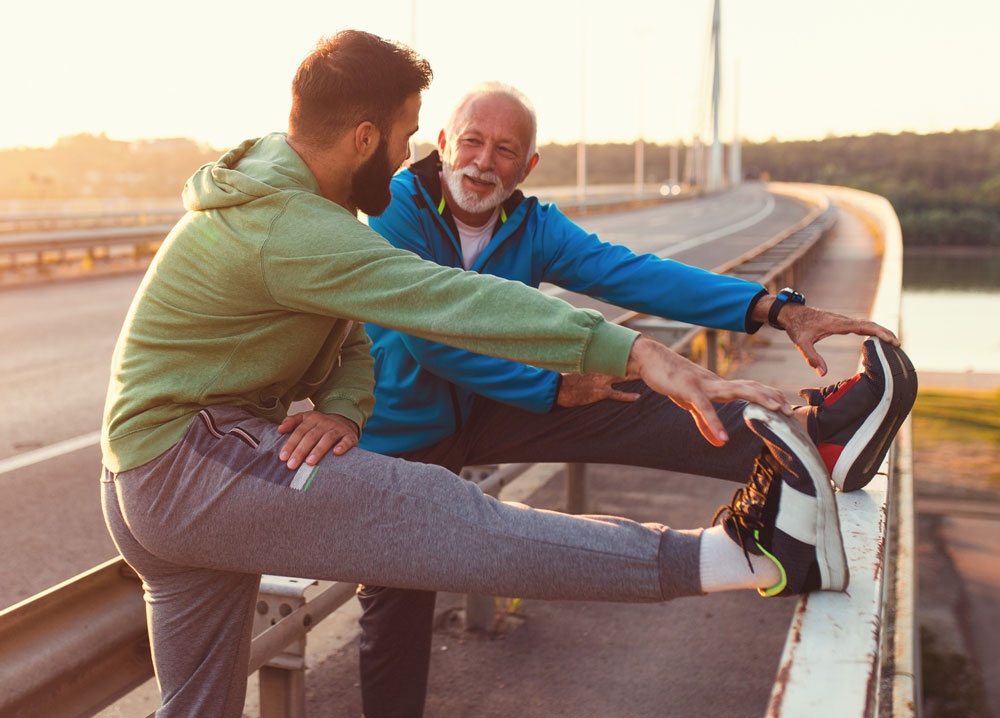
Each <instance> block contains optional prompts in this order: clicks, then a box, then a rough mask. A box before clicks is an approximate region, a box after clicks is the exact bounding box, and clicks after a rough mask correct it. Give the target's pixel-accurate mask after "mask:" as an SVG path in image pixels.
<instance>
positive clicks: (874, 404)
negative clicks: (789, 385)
mask: <svg viewBox="0 0 1000 718" xmlns="http://www.w3.org/2000/svg"><path fill="white" fill-rule="evenodd" d="M861 365H862V368H863V371H862V372H861V373H860V374H856V375H854V376H852V377H851V378H850V379H845V380H844V381H841V382H838V383H836V384H832V385H830V386H826V387H823V388H821V389H803V390H802V391H800V392H799V394H800V395H801V396H802V397H803V398H804V399H805V400H806V401H807V402H809V405H810V406H812V407H815V408H814V409H813V410H812V411H811V413H810V415H809V433H810V435H812V437H813V440H814V441H815V442H816V446H817V448H818V449H819V453H820V456H822V457H823V462H824V463H825V464H826V467H827V469H828V470H829V471H830V478H831V479H833V483H834V484H835V485H836V487H837V488H838V489H840V490H841V491H855V490H857V489H860V488H864V487H865V486H867V485H868V482H870V481H871V480H872V477H874V476H875V472H877V471H878V469H879V467H880V466H881V465H882V461H883V460H884V459H885V455H886V453H887V452H888V451H889V447H890V446H892V440H893V439H894V438H895V436H896V432H897V431H899V427H900V426H902V425H903V421H904V420H905V419H906V416H907V415H908V414H909V413H910V409H911V408H912V407H913V402H914V400H915V399H916V398H917V373H916V371H915V370H914V369H913V363H912V362H911V361H910V358H909V357H908V356H906V354H905V353H903V350H902V349H900V348H898V347H894V346H893V345H892V344H889V343H888V342H885V341H882V340H881V339H876V338H874V337H873V338H870V339H866V340H865V343H864V346H863V347H862V355H861Z"/></svg>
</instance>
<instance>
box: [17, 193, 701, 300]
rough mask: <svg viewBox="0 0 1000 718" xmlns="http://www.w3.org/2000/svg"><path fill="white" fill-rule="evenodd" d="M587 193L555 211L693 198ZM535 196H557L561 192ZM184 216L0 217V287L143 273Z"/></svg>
mask: <svg viewBox="0 0 1000 718" xmlns="http://www.w3.org/2000/svg"><path fill="white" fill-rule="evenodd" d="M590 189H591V194H588V196H587V197H585V198H584V199H583V200H582V201H581V200H580V199H579V198H578V197H575V196H573V197H569V198H567V199H565V200H560V208H561V209H562V210H563V211H564V212H565V213H566V214H567V215H568V216H571V217H572V216H580V215H584V214H589V213H595V212H610V211H620V210H624V209H635V208H639V207H647V206H651V205H654V204H662V203H664V202H675V201H678V200H682V199H688V198H690V197H692V196H695V194H694V193H684V194H663V193H661V192H660V191H659V190H654V189H651V188H648V187H647V188H643V189H642V191H637V190H635V189H634V188H633V189H630V188H628V187H624V186H623V187H618V186H615V187H610V188H609V187H603V188H602V187H594V188H590ZM539 194H540V195H541V196H547V195H552V196H556V195H558V196H560V197H561V196H562V194H561V190H550V191H549V192H546V191H544V190H543V191H541V192H540V193H539ZM183 214H184V212H183V210H180V209H178V208H158V209H139V210H119V211H109V212H104V211H97V210H93V211H71V212H59V213H42V212H26V213H19V214H7V215H4V214H0V283H2V282H4V281H5V280H6V281H8V282H13V281H16V280H18V279H24V278H25V277H24V276H22V275H27V278H28V279H37V278H39V277H49V276H55V275H58V274H59V273H60V271H62V270H66V269H68V268H77V267H79V268H81V269H82V270H83V271H85V272H89V271H91V270H93V269H94V268H95V267H97V266H99V265H104V266H105V267H111V266H112V265H113V264H114V263H116V262H117V263H119V264H120V265H121V266H120V269H124V270H127V271H136V270H139V269H144V268H145V266H146V265H147V264H148V262H149V261H150V260H151V259H152V257H153V255H154V254H155V253H156V250H157V249H158V248H159V246H160V244H161V243H162V242H163V239H164V238H165V237H166V235H167V234H168V233H169V232H170V230H171V229H172V228H173V226H174V224H175V223H176V222H177V220H178V219H180V218H181V217H182V216H183ZM57 270H59V271H57ZM62 273H63V274H65V272H62ZM70 276H76V275H70Z"/></svg>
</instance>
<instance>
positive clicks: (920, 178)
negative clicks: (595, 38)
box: [0, 123, 1000, 247]
mask: <svg viewBox="0 0 1000 718" xmlns="http://www.w3.org/2000/svg"><path fill="white" fill-rule="evenodd" d="M431 149H433V146H431V145H421V146H420V147H419V148H418V150H417V153H416V154H417V157H422V156H424V155H425V154H426V153H427V152H429V151H430V150H431ZM672 150H673V148H672V146H670V145H659V144H655V143H646V144H645V147H644V157H645V161H644V176H645V180H646V182H651V183H666V182H669V181H670V180H671V179H672V178H671V176H670V156H671V152H672ZM686 150H687V148H686V147H683V146H682V147H680V148H679V152H678V155H679V158H680V163H681V168H680V169H681V171H683V162H684V158H685V155H686V154H687V151H686ZM741 150H742V159H743V170H744V176H745V177H746V178H747V179H775V180H782V181H789V182H816V183H820V184H833V185H841V186H846V187H854V188H856V189H861V190H866V191H869V192H874V193H876V194H880V195H882V196H884V197H886V198H888V199H889V201H890V202H892V205H893V207H895V209H896V212H897V214H898V215H899V219H900V224H901V225H902V228H903V238H904V242H905V243H906V244H907V245H928V246H943V245H960V246H980V247H998V246H1000V123H998V124H997V125H996V126H994V127H993V128H991V129H986V130H966V131H954V132H946V133H935V134H927V135H920V134H915V133H911V132H903V133H899V134H894V135H890V134H873V135H867V136H863V137H856V136H852V137H829V138H826V139H823V140H813V141H797V142H779V141H777V140H771V141H768V142H762V143H744V144H743V145H742V148H741ZM539 153H540V155H541V161H540V162H539V164H538V166H537V167H536V168H535V170H534V171H533V172H532V173H531V176H530V177H528V179H527V181H526V182H525V183H524V184H525V189H526V190H528V191H530V188H532V187H545V186H553V185H572V184H574V183H575V182H576V158H577V148H576V145H560V144H549V145H545V146H542V147H540V148H539ZM222 154H223V151H222V150H218V149H215V148H212V147H209V146H207V145H205V144H202V143H198V142H195V141H193V140H190V139H186V138H174V139H159V140H143V141H139V142H122V141H118V140H113V139H110V138H108V137H106V136H105V135H90V134H80V135H72V136H68V137H63V138H60V139H59V141H57V142H56V144H55V145H53V146H52V147H47V148H16V149H7V150H0V200H4V199H13V200H18V199H73V198H80V197H96V198H119V197H126V198H133V197H135V198H139V197H141V198H151V197H152V198H176V197H178V196H179V194H180V191H181V188H182V187H183V185H184V181H185V180H186V179H187V177H188V176H190V175H191V174H192V173H193V172H194V170H195V169H197V168H198V167H200V166H201V165H203V164H204V163H206V162H211V161H214V160H216V159H218V157H219V156H221V155H222ZM634 157H635V148H634V145H632V144H625V143H608V144H599V145H588V147H587V182H588V184H623V183H631V182H632V181H633V180H634V177H635V169H634Z"/></svg>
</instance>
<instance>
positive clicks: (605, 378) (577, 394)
mask: <svg viewBox="0 0 1000 718" xmlns="http://www.w3.org/2000/svg"><path fill="white" fill-rule="evenodd" d="M621 381H625V380H624V379H621V378H619V377H616V376H611V375H610V374H596V373H595V374H563V375H562V380H561V381H560V384H559V394H558V395H557V396H556V404H557V405H558V406H566V407H569V406H585V405H587V404H593V403H594V402H595V401H601V399H614V400H615V401H635V400H636V399H638V398H639V395H638V394H635V393H632V392H628V391H619V390H618V389H615V388H614V387H613V386H611V385H612V384H616V383H618V382H621Z"/></svg>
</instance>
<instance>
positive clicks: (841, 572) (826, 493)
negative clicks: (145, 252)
mask: <svg viewBox="0 0 1000 718" xmlns="http://www.w3.org/2000/svg"><path fill="white" fill-rule="evenodd" d="M743 416H744V419H745V420H746V421H747V422H748V423H749V422H754V424H755V425H752V426H751V428H752V429H753V430H754V431H755V432H761V431H763V432H766V433H767V434H771V435H772V436H773V437H774V438H775V439H777V440H778V441H776V442H775V443H783V444H784V445H785V446H787V447H788V448H789V449H790V450H792V451H793V452H795V455H796V457H797V458H798V460H799V461H800V462H801V463H802V465H803V467H805V469H806V472H807V474H808V476H809V479H810V480H811V482H812V485H813V489H814V490H815V492H816V502H815V506H816V516H815V519H816V543H815V545H814V547H815V551H816V564H817V565H818V566H819V572H820V586H821V588H822V589H823V590H825V591H843V590H844V589H846V588H847V582H848V579H849V575H850V574H849V570H848V567H847V556H846V555H845V554H844V540H843V538H842V537H841V535H840V518H839V516H838V515H837V500H836V498H835V497H834V494H833V485H832V484H831V483H830V475H829V474H828V473H827V470H826V465H825V464H824V463H823V459H822V457H821V456H820V455H819V452H818V451H817V450H816V445H815V444H813V442H812V439H810V438H809V435H808V433H807V432H806V430H805V429H804V428H803V427H802V426H801V425H800V424H799V423H798V422H797V421H796V420H795V419H792V418H791V417H788V416H785V415H784V414H781V413H778V412H775V411H771V410H770V409H765V408H764V407H762V406H760V405H758V404H747V406H746V407H745V408H744V409H743ZM759 435H760V436H761V438H764V436H765V435H766V434H759ZM782 488H784V487H782Z"/></svg>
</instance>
